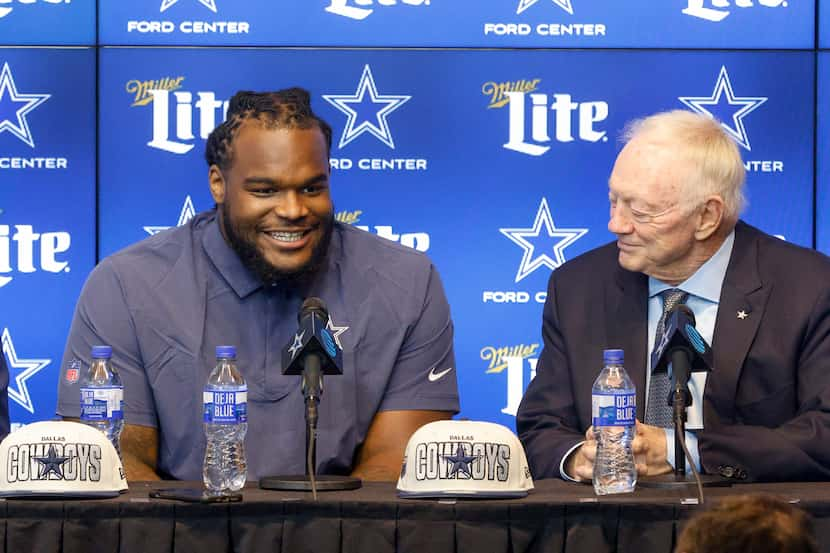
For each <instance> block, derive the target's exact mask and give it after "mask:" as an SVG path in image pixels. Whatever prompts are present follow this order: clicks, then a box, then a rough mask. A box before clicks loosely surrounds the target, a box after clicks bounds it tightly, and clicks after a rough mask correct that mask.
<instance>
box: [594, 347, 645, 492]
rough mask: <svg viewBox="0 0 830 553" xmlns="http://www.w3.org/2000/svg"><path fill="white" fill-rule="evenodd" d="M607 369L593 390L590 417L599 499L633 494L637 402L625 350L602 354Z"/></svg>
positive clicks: (601, 373)
mask: <svg viewBox="0 0 830 553" xmlns="http://www.w3.org/2000/svg"><path fill="white" fill-rule="evenodd" d="M603 361H604V367H602V371H601V372H600V373H599V376H597V379H596V380H595V381H594V386H593V388H592V389H591V416H592V418H593V421H592V422H593V425H594V436H595V438H596V440H597V457H596V460H595V461H594V491H595V492H596V494H597V495H606V494H611V493H626V492H633V491H634V486H635V485H636V484H637V468H636V466H635V464H634V451H633V450H632V448H631V443H632V442H633V441H634V432H635V430H636V429H635V420H636V411H637V409H636V401H637V399H636V398H637V396H636V392H635V390H634V384H633V383H632V382H631V379H630V378H629V377H628V373H626V372H625V368H623V350H621V349H607V350H605V351H604V352H603Z"/></svg>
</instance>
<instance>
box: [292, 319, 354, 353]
mask: <svg viewBox="0 0 830 553" xmlns="http://www.w3.org/2000/svg"><path fill="white" fill-rule="evenodd" d="M326 330H328V331H329V332H330V333H331V337H332V338H334V343H335V344H337V347H338V349H340V350H342V349H343V344H341V343H340V335H341V334H343V333H344V332H346V331H347V330H349V327H348V326H337V325H336V324H334V321H333V320H332V318H331V315H330V314H329V322H327V323H326ZM292 357H293V356H292Z"/></svg>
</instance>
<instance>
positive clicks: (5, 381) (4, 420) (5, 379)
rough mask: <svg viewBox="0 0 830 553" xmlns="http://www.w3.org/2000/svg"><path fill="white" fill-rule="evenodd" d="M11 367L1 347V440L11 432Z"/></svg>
mask: <svg viewBox="0 0 830 553" xmlns="http://www.w3.org/2000/svg"><path fill="white" fill-rule="evenodd" d="M8 388H9V369H8V367H6V356H5V355H4V354H3V351H2V349H0V440H2V439H3V438H4V437H5V436H6V434H8V433H9V391H8Z"/></svg>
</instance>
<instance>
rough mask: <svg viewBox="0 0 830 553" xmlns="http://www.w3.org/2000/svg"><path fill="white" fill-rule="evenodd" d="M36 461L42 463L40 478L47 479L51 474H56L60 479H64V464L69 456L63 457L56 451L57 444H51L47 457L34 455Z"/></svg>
mask: <svg viewBox="0 0 830 553" xmlns="http://www.w3.org/2000/svg"><path fill="white" fill-rule="evenodd" d="M32 459H34V460H35V461H37V462H38V463H40V465H41V466H40V472H39V474H38V478H40V479H41V480H45V479H47V478H49V475H50V474H53V473H54V474H55V475H56V476H57V477H58V478H59V479H61V480H63V464H64V463H65V462H66V461H67V460H68V459H69V457H62V456H60V455H58V452H57V451H55V446H54V445H52V444H49V455H47V456H46V457H32Z"/></svg>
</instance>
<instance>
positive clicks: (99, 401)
mask: <svg viewBox="0 0 830 553" xmlns="http://www.w3.org/2000/svg"><path fill="white" fill-rule="evenodd" d="M81 422H83V423H84V424H87V425H89V426H92V427H94V428H97V429H98V430H100V431H101V432H103V433H104V434H105V435H106V437H107V439H108V440H109V441H110V443H112V445H113V446H114V447H115V451H117V452H118V456H119V457H121V431H122V430H123V429H124V386H123V385H122V384H121V377H120V376H119V375H118V371H117V370H115V367H114V366H113V365H112V348H111V347H110V346H92V364H91V365H90V366H89V370H88V371H87V372H86V373H84V375H83V378H82V379H81Z"/></svg>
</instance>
